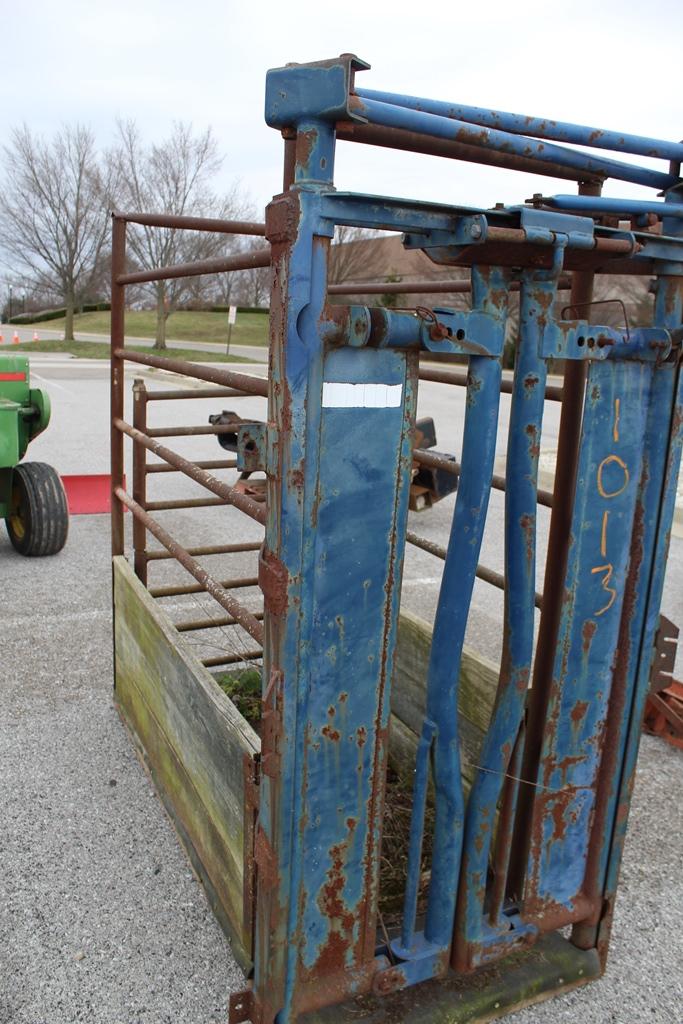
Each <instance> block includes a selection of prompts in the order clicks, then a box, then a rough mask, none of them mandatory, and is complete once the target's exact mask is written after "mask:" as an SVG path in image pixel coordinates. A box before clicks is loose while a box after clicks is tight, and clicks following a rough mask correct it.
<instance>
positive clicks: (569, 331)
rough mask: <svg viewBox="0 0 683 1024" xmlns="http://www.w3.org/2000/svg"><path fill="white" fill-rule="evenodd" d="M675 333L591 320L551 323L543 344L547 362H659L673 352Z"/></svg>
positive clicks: (658, 328)
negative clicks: (626, 360)
mask: <svg viewBox="0 0 683 1024" xmlns="http://www.w3.org/2000/svg"><path fill="white" fill-rule="evenodd" d="M671 343H672V341H671V334H670V332H669V331H667V330H665V329H664V328H663V327H634V328H632V329H631V330H630V331H629V330H621V329H619V328H616V327H607V326H605V325H597V324H589V323H588V321H587V320H551V321H549V322H548V323H547V324H546V327H545V330H544V332H543V340H542V342H541V351H540V355H542V356H543V357H544V358H545V359H548V358H554V359H594V360H595V359H639V360H641V361H645V362H657V361H661V360H663V359H666V357H667V356H668V355H669V353H670V352H671Z"/></svg>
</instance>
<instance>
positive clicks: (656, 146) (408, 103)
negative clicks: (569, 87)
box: [358, 89, 683, 161]
mask: <svg viewBox="0 0 683 1024" xmlns="http://www.w3.org/2000/svg"><path fill="white" fill-rule="evenodd" d="M358 95H359V96H361V97H364V98H367V99H374V100H381V101H382V102H384V103H393V104H397V105H398V106H401V107H409V108H410V109H411V110H425V111H427V112H428V113H430V114H440V115H441V116H442V117H448V118H452V119H455V120H458V121H466V122H468V123H469V124H478V125H483V126H485V127H487V128H495V129H498V130H501V131H504V132H512V134H513V135H529V136H531V137H532V138H534V139H549V140H550V141H552V142H570V143H572V144H573V145H577V146H589V147H592V148H593V149H609V150H612V151H614V152H618V153H631V154H634V155H636V156H650V157H656V158H659V159H661V160H675V161H681V160H683V144H682V143H680V142H669V141H667V140H666V139H653V138H649V137H647V136H643V135H628V134H626V133H625V132H615V131H610V130H609V129H606V128H590V127H589V126H588V125H582V124H572V123H571V122H569V121H554V120H552V119H550V118H545V117H527V116H526V115H525V114H511V113H509V112H507V111H505V110H490V109H489V108H487V107H472V106H467V105H461V104H457V103H448V102H447V101H443V100H430V99H422V98H418V97H417V96H404V95H400V94H398V93H389V92H381V91H379V90H377V89H359V90H358Z"/></svg>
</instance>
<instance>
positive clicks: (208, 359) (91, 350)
mask: <svg viewBox="0 0 683 1024" xmlns="http://www.w3.org/2000/svg"><path fill="white" fill-rule="evenodd" d="M126 347H127V348H130V349H132V350H133V351H134V352H146V353H147V354H148V355H149V354H152V355H157V356H164V355H166V356H168V357H169V358H170V359H188V360H189V361H190V362H192V363H250V362H252V360H251V359H246V358H245V357H244V356H233V355H230V356H226V355H225V353H224V352H202V350H201V349H194V348H170V349H167V351H166V352H158V351H157V350H155V349H151V348H149V347H144V346H143V345H128V346H126ZM14 352H29V353H30V352H70V353H71V354H72V355H74V356H80V358H81V359H109V346H108V345H103V344H102V343H101V342H98V341H57V340H55V341H27V342H24V343H23V344H22V345H3V346H2V347H1V348H0V356H1V355H2V354H3V353H7V354H8V355H12V354H13V353H14Z"/></svg>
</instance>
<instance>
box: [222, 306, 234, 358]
mask: <svg viewBox="0 0 683 1024" xmlns="http://www.w3.org/2000/svg"><path fill="white" fill-rule="evenodd" d="M236 323H237V306H228V344H227V347H226V349H225V354H226V356H229V355H230V336H231V335H232V325H233V324H236Z"/></svg>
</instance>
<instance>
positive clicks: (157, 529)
mask: <svg viewBox="0 0 683 1024" xmlns="http://www.w3.org/2000/svg"><path fill="white" fill-rule="evenodd" d="M114 493H115V495H116V497H117V498H118V499H119V501H120V502H122V503H123V504H124V505H125V506H126V508H129V509H130V511H131V512H132V513H133V515H134V516H135V518H136V519H139V520H140V522H142V523H144V524H145V527H146V529H147V530H149V532H150V533H151V534H152V536H153V537H156V539H157V540H158V541H159V543H160V544H163V545H164V547H165V548H167V550H168V551H170V552H171V553H172V554H173V556H174V557H175V559H176V560H177V561H178V562H180V564H181V565H182V566H183V568H184V569H187V571H188V572H189V573H190V575H191V576H194V578H195V579H196V580H197V582H198V584H199V589H200V590H204V591H206V593H208V594H211V596H212V597H213V598H214V599H215V600H216V601H217V602H218V604H219V605H220V606H221V607H222V608H224V609H225V610H226V612H228V613H229V614H230V615H232V616H234V618H235V619H237V622H238V623H239V625H240V626H242V628H243V629H245V630H246V631H247V633H249V635H250V636H251V637H253V638H254V640H255V641H256V642H257V643H259V644H262V643H263V635H264V634H263V625H262V624H261V623H260V622H259V621H258V620H257V619H256V618H255V617H254V615H253V614H252V613H251V612H250V611H249V610H248V609H247V608H244V607H243V606H242V605H241V604H240V603H239V601H236V600H235V598H234V597H232V596H231V595H230V594H229V593H227V592H226V590H225V589H224V588H223V587H222V585H221V584H220V583H217V582H216V580H215V579H214V578H213V577H212V576H210V575H209V573H208V572H207V571H206V569H203V568H202V567H201V565H199V563H198V562H196V561H195V560H194V558H192V556H191V555H190V554H188V552H187V551H186V550H185V548H183V547H181V545H180V544H178V542H177V541H175V540H174V539H173V537H171V535H170V534H169V533H167V531H166V530H164V528H163V527H162V526H161V525H160V524H159V523H157V522H156V520H155V519H153V518H152V517H151V516H150V515H148V513H147V512H145V510H144V509H143V508H142V507H141V506H140V505H139V504H138V503H137V501H135V500H134V498H132V497H131V496H130V494H128V493H127V491H124V489H123V487H115V488H114Z"/></svg>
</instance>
